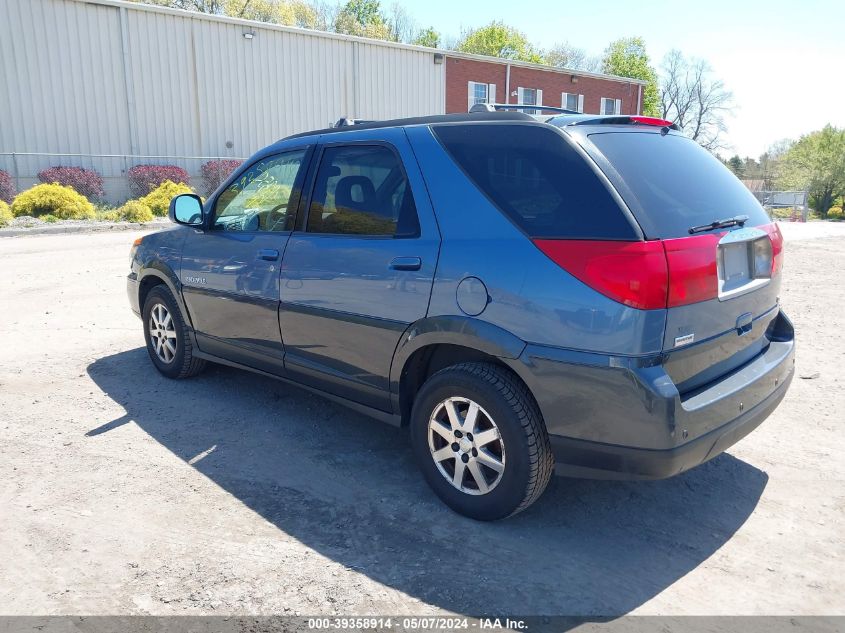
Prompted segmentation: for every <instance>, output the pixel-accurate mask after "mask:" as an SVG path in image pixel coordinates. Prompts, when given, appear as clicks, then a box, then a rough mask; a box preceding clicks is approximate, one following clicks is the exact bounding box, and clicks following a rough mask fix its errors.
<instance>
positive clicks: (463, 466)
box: [411, 363, 554, 521]
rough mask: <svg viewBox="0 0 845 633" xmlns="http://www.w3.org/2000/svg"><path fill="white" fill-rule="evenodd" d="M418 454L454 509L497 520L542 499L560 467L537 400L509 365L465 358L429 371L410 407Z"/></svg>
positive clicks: (422, 467)
mask: <svg viewBox="0 0 845 633" xmlns="http://www.w3.org/2000/svg"><path fill="white" fill-rule="evenodd" d="M411 441H412V445H413V450H414V456H415V458H416V460H417V463H418V465H419V467H420V470H422V473H423V476H424V477H425V479H426V481H427V482H428V484H429V485H430V486H431V488H432V489H433V490H434V492H435V493H436V494H437V496H439V497H440V498H441V499H442V500H443V502H444V503H446V505H448V506H449V507H450V508H452V509H453V510H455V511H456V512H458V513H460V514H463V515H465V516H468V517H471V518H473V519H478V520H481V521H493V520H496V519H501V518H504V517H508V516H511V515H513V514H516V513H517V512H521V511H522V510H525V509H526V508H527V507H528V506H530V505H531V504H532V503H534V501H536V500H537V499H538V498H539V497H540V495H541V494H542V493H543V491H544V490H545V489H546V486H547V485H548V483H549V479H550V478H551V475H552V470H553V469H554V458H553V456H552V451H551V447H550V445H549V437H548V434H547V432H546V428H545V425H544V424H543V419H542V416H541V415H540V411H539V408H538V407H537V403H536V402H535V401H534V398H533V397H532V395H531V393H530V392H529V391H528V388H527V387H526V386H525V385H524V384H523V383H522V382H521V381H520V380H519V379H518V378H517V377H516V376H515V375H513V374H512V373H511V372H510V371H508V370H506V369H504V368H502V367H499V366H497V365H493V364H491V363H461V364H459V365H454V366H452V367H447V368H446V369H443V370H441V371H439V372H437V373H436V374H434V375H433V376H431V378H429V379H428V380H427V381H426V382H425V384H424V385H423V386H422V388H421V389H420V391H419V394H418V395H417V398H416V400H415V402H414V407H413V411H412V413H411Z"/></svg>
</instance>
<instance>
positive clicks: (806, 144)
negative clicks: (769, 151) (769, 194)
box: [778, 125, 845, 218]
mask: <svg viewBox="0 0 845 633" xmlns="http://www.w3.org/2000/svg"><path fill="white" fill-rule="evenodd" d="M778 186H780V187H783V188H785V189H806V190H807V191H809V192H810V204H811V206H812V207H813V208H814V209H815V210H816V212H817V213H818V214H819V215H821V216H822V217H823V218H826V217H827V212H828V211H829V210H830V207H832V206H833V203H834V201H835V200H836V199H837V198H838V197H839V196H841V195H845V129H839V128H835V127H833V126H832V125H826V126H825V127H824V128H823V129H821V130H819V131H817V132H811V133H810V134H807V135H805V136H802V137H801V138H800V139H799V140H798V142H797V143H795V144H794V145H793V146H792V147H790V148H789V149H788V150H787V152H786V154H785V155H784V157H783V160H782V161H781V175H780V178H779V179H778Z"/></svg>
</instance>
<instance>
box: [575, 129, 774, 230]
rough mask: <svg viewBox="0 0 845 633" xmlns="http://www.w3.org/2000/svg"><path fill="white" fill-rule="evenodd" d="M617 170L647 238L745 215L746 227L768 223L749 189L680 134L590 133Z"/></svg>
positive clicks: (711, 156)
mask: <svg viewBox="0 0 845 633" xmlns="http://www.w3.org/2000/svg"><path fill="white" fill-rule="evenodd" d="M589 138H590V141H592V143H593V144H594V145H595V146H596V147H597V148H598V149H599V150H600V151H601V153H602V154H604V155H605V156H606V157H607V159H608V161H610V164H611V165H612V166H613V167H614V169H616V171H618V172H619V175H620V176H621V177H622V180H623V181H624V185H625V187H627V188H628V189H629V191H630V193H627V194H626V193H625V192H624V190H623V189H622V188H620V189H622V192H623V197H625V198H626V200H625V201H626V202H627V203H628V206H629V207H630V208H631V210H632V211H633V212H634V214H635V215H636V216H637V218H638V219H639V221H640V223H641V224H642V225H643V227H649V228H647V232H648V233H649V237H663V238H668V237H682V236H685V235H689V232H688V229H689V228H690V227H692V226H699V225H702V224H709V223H710V222H713V221H714V220H719V219H723V218H729V217H733V216H735V215H747V216H748V217H749V220H748V223H747V224H746V226H756V225H760V224H766V223H767V222H769V219H768V216H767V215H766V212H765V211H763V209H762V207H760V205H759V203H758V202H757V200H756V199H755V198H754V196H753V195H752V194H751V192H750V191H748V189H747V188H746V187H745V186H744V185H743V184H742V183H741V182H740V181H739V180H738V179H737V178H736V176H734V175H733V174H732V173H731V171H730V170H729V169H728V168H727V167H725V166H724V165H722V163H721V162H719V160H718V159H717V158H716V157H714V156H713V155H712V154H710V152H708V151H707V150H705V149H704V148H702V147H701V146H700V145H698V143H696V142H695V141H691V140H689V139H688V138H685V137H683V136H680V135H675V134H667V135H666V136H662V135H661V134H659V133H648V132H645V133H644V132H611V133H600V134H591V135H590V137H589Z"/></svg>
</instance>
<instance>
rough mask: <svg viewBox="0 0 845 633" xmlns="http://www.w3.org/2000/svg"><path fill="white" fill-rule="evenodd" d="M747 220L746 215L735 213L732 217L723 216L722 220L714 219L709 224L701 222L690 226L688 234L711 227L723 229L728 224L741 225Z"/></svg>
mask: <svg viewBox="0 0 845 633" xmlns="http://www.w3.org/2000/svg"><path fill="white" fill-rule="evenodd" d="M746 222H748V216H747V215H735V216H734V217H732V218H725V219H724V220H716V221H715V222H711V223H710V224H701V225H699V226H691V227H690V228H689V232H690V235H692V234H693V233H701V232H702V231H711V230H713V229H724V228H726V227H729V226H742V225H743V224H745V223H746Z"/></svg>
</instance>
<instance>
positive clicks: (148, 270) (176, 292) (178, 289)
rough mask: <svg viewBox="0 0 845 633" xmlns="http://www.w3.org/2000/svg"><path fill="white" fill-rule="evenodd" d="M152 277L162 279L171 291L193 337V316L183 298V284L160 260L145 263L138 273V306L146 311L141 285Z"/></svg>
mask: <svg viewBox="0 0 845 633" xmlns="http://www.w3.org/2000/svg"><path fill="white" fill-rule="evenodd" d="M150 277H155V278H157V279H160V280H161V281H162V282H163V283H164V285H165V286H167V289H168V290H170V293H171V294H172V295H173V298H174V299H175V300H176V303H177V304H178V306H179V310H180V311H181V312H182V316H183V317H184V318H185V321H187V323H188V328H189V329H190V331H191V335H192V336H193V332H194V324H193V321H192V320H191V314H190V312H188V308H187V306H186V305H185V301H184V300H183V298H182V284H181V282H180V281H179V278H178V277H177V276H176V273H175V272H173V269H172V268H171V267H170V266H168V265H167V264H166V263H164V262H163V261H161V260H160V259H158V258H154V259H152V260H150V261H148V262H146V263H144V265H143V266H142V267H141V270H140V271H139V273H138V293H139V297H138V305H139V307H140V309H141V310H142V311H143V309H144V306H143V305H141V301H140V292H141V284H143V283H144V280H145V279H148V278H150Z"/></svg>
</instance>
